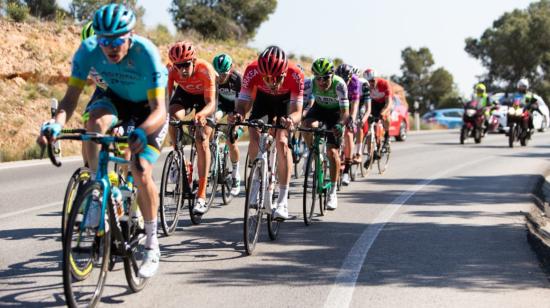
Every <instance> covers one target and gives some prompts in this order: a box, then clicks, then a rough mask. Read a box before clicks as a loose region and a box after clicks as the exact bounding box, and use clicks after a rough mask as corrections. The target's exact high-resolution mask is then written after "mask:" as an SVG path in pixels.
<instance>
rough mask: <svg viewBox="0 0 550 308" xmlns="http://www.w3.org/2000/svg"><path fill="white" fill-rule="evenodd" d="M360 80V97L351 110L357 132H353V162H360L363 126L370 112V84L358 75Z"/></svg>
mask: <svg viewBox="0 0 550 308" xmlns="http://www.w3.org/2000/svg"><path fill="white" fill-rule="evenodd" d="M359 81H360V82H361V99H360V100H359V106H358V107H357V108H355V109H354V110H351V116H352V118H354V119H355V123H357V125H356V126H357V132H356V133H355V155H354V156H353V162H355V163H361V161H362V159H363V158H362V154H363V138H364V131H363V128H364V126H365V124H366V122H367V120H368V118H369V116H370V113H371V98H370V85H369V82H368V81H367V80H366V79H365V78H364V77H359Z"/></svg>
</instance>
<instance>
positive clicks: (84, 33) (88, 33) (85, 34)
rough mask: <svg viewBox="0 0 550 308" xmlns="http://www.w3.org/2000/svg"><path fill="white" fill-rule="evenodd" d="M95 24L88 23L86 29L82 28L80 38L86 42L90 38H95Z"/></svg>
mask: <svg viewBox="0 0 550 308" xmlns="http://www.w3.org/2000/svg"><path fill="white" fill-rule="evenodd" d="M92 24H93V22H91V21H88V22H87V23H86V24H85V25H84V27H82V32H81V34H80V37H81V38H82V40H83V41H84V40H85V39H87V38H89V37H90V36H93V35H94V34H95V33H94V27H93V25H92Z"/></svg>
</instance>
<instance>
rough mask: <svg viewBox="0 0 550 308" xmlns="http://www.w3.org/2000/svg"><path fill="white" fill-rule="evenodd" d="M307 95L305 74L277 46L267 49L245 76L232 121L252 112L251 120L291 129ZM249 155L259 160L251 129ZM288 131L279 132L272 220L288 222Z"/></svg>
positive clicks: (254, 133)
mask: <svg viewBox="0 0 550 308" xmlns="http://www.w3.org/2000/svg"><path fill="white" fill-rule="evenodd" d="M303 95H304V74H303V73H302V71H301V70H300V68H299V67H298V66H296V64H294V63H292V62H289V61H288V58H287V55H286V53H285V52H284V51H283V50H282V49H281V48H279V47H277V46H269V47H267V48H266V49H265V50H264V51H263V52H262V53H261V54H260V55H259V56H258V59H257V60H256V61H254V62H252V63H250V64H249V65H248V66H247V68H246V70H245V72H244V74H243V81H242V86H241V92H240V94H239V102H238V104H237V106H236V108H235V111H236V115H235V116H232V117H231V118H230V119H229V120H230V122H234V121H235V120H236V119H242V118H243V117H244V115H245V114H246V113H248V111H249V110H250V109H252V112H251V114H250V119H251V120H253V119H261V118H267V121H268V123H272V122H274V121H276V123H277V124H280V125H282V126H284V127H285V128H287V129H291V128H292V127H293V126H294V125H295V124H296V123H299V122H300V120H301V117H302V104H303ZM249 133H250V146H249V148H248V155H249V157H251V158H254V157H256V155H257V153H258V141H259V134H258V131H257V130H254V129H250V130H249ZM288 139H289V131H288V130H283V129H280V130H277V131H276V134H275V142H276V147H277V176H278V179H279V197H278V200H277V207H276V208H275V209H273V210H274V212H273V218H276V219H288V208H287V202H288V201H287V199H288V188H289V182H290V173H291V172H290V170H291V166H292V155H291V152H290V149H289V147H288Z"/></svg>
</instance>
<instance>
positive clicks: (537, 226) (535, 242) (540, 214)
mask: <svg viewBox="0 0 550 308" xmlns="http://www.w3.org/2000/svg"><path fill="white" fill-rule="evenodd" d="M544 174H550V170H548V172H545V173H544ZM533 201H534V203H535V206H534V207H533V209H532V210H531V211H530V212H529V213H527V214H526V216H525V218H526V225H527V242H528V243H529V244H530V245H531V248H532V249H533V250H534V251H535V253H536V255H537V257H538V259H539V261H540V264H541V267H542V268H543V269H544V271H545V272H546V273H547V275H548V277H549V279H550V175H549V176H546V177H541V178H540V179H539V181H538V183H537V184H536V186H535V189H534V191H533Z"/></svg>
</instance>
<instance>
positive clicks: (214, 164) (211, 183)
mask: <svg viewBox="0 0 550 308" xmlns="http://www.w3.org/2000/svg"><path fill="white" fill-rule="evenodd" d="M219 162H220V159H219V152H218V146H217V145H211V146H210V170H209V172H208V180H207V183H206V206H207V207H208V208H209V209H210V206H211V205H212V202H214V197H216V192H217V191H218V174H219V173H218V172H219Z"/></svg>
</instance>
